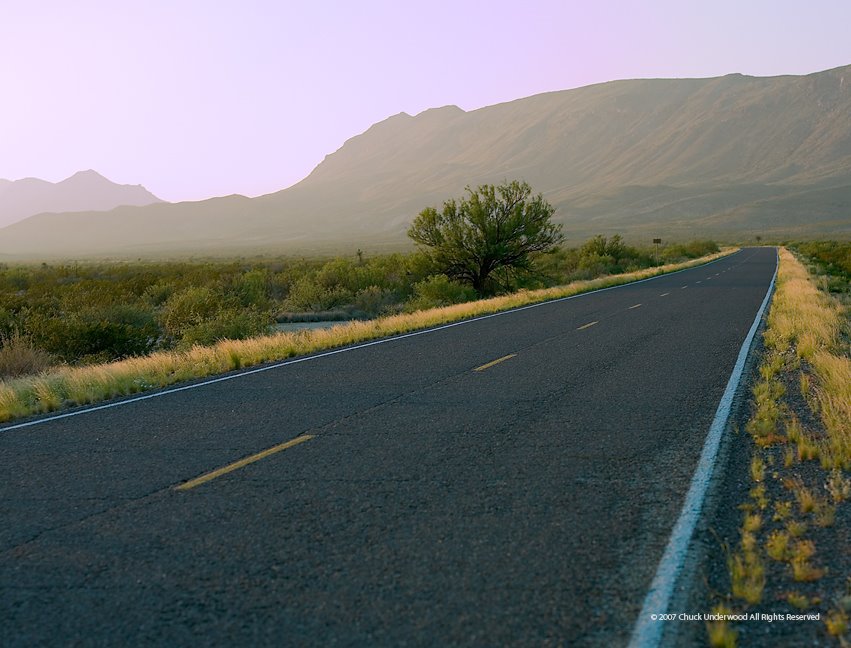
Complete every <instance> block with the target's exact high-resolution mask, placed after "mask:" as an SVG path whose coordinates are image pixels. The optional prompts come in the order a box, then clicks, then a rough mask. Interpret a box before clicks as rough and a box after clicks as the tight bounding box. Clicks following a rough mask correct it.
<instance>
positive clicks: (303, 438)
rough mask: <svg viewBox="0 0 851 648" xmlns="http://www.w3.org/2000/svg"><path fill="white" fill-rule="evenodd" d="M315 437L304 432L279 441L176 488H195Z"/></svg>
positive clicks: (181, 489)
mask: <svg viewBox="0 0 851 648" xmlns="http://www.w3.org/2000/svg"><path fill="white" fill-rule="evenodd" d="M312 438H313V435H312V434H302V435H301V436H300V437H296V438H295V439H293V440H292V441H287V442H286V443H279V444H278V445H276V446H272V447H271V448H267V449H266V450H263V451H261V452H258V453H257V454H253V455H251V456H250V457H245V458H244V459H240V460H239V461H234V462H233V463H232V464H228V465H227V466H223V467H222V468H218V469H216V470H214V471H212V472H208V473H206V474H204V475H201V476H200V477H196V478H195V479H190V480H189V481H188V482H184V483H182V484H178V485H177V486H175V487H174V490H179V491H185V490H189V489H190V488H195V487H196V486H200V485H201V484H205V483H207V482H208V481H211V480H213V479H215V478H216V477H221V476H222V475H226V474H228V473H229V472H233V471H234V470H239V469H240V468H242V467H244V466H247V465H248V464H251V463H254V462H255V461H260V460H261V459H265V458H266V457H268V456H270V455H273V454H275V453H276V452H280V451H281V450H286V449H287V448H292V447H293V446H295V445H298V444H299V443H304V442H305V441H310V440H311V439H312Z"/></svg>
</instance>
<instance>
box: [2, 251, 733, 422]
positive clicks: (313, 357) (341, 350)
mask: <svg viewBox="0 0 851 648" xmlns="http://www.w3.org/2000/svg"><path fill="white" fill-rule="evenodd" d="M741 252H742V250H741V249H739V250H737V251H736V252H733V253H732V254H727V255H724V256H722V257H718V258H717V259H713V260H712V261H708V262H707V263H702V264H700V265H696V266H691V267H689V268H683V269H681V270H674V271H673V272H665V273H662V274H658V275H655V276H653V277H647V278H646V279H639V280H638V281H629V282H627V283H622V284H618V285H616V286H608V287H606V288H597V289H596V290H589V291H588V292H583V293H579V294H577V295H570V296H568V297H558V298H557V299H548V300H545V301H540V302H536V303H534V304H528V305H526V306H518V307H517V308H512V309H510V310H504V311H499V312H497V313H490V314H488V315H480V316H478V317H473V318H471V319H465V320H460V321H458V322H450V323H449V324H442V325H441V326H436V327H434V328H427V329H422V330H420V331H412V332H411V333H403V334H401V335H393V336H391V337H386V338H381V339H380V340H372V341H371V342H364V343H362V344H357V345H355V346H346V347H342V348H339V349H334V350H332V351H324V352H322V353H317V354H315V355H307V356H302V357H300V358H293V359H292V360H285V361H283V362H276V363H275V364H271V365H266V366H264V367H258V368H256V369H248V370H246V371H240V372H239V373H232V374H228V375H226V376H220V377H218V378H212V379H210V380H204V381H202V382H197V383H192V384H191V385H184V386H183V387H170V388H168V389H164V390H162V391H158V392H154V393H152V394H144V395H142V396H135V397H133V398H125V399H123V400H119V401H115V402H112V403H105V404H104V405H95V406H93V407H87V408H85V409H79V410H74V411H73V412H65V413H63V414H54V415H52V416H45V417H44V418H38V419H34V420H32V421H26V422H24V423H17V424H15V425H9V426H6V427H0V433H3V432H11V431H12V430H18V429H20V428H25V427H30V426H33V425H40V424H41V423H49V422H50V421H57V420H59V419H64V418H69V417H71V416H79V415H80V414H87V413H89V412H97V411H100V410H105V409H111V408H113V407H120V406H121V405H129V404H130V403H138V402H139V401H144V400H148V399H151V398H159V397H160V396H166V395H168V394H175V393H177V392H182V391H186V390H189V389H197V388H198V387H205V386H206V385H213V384H215V383H219V382H224V381H226V380H233V379H234V378H240V377H242V376H250V375H252V374H256V373H261V372H263V371H269V370H270V369H279V368H280V367H286V366H288V365H292V364H298V363H299V362H307V361H308V360H318V359H319V358H325V357H327V356H332V355H336V354H338V353H345V352H347V351H354V350H356V349H363V348H366V347H370V346H374V345H376V344H384V343H385V342H394V341H396V340H404V339H405V338H409V337H414V336H416V335H425V334H426V333H434V332H435V331H442V330H443V329H448V328H452V327H453V326H461V325H462V324H470V323H471V322H478V321H480V320H486V319H490V318H491V317H499V316H502V315H508V314H509V313H517V312H520V311H523V310H527V309H529V308H537V307H538V306H544V305H546V304H555V303H557V302H562V301H567V300H569V299H576V298H578V297H585V296H586V295H593V294H594V293H599V292H604V291H606V290H614V289H616V288H624V287H626V286H634V285H636V284H640V283H644V282H645V281H653V280H654V279H660V278H662V277H670V276H671V275H675V274H679V273H680V272H685V271H687V270H694V269H696V268H705V267H706V266H708V265H711V264H713V263H718V262H719V261H722V260H724V259H730V258H732V257H734V256H736V255H737V254H741Z"/></svg>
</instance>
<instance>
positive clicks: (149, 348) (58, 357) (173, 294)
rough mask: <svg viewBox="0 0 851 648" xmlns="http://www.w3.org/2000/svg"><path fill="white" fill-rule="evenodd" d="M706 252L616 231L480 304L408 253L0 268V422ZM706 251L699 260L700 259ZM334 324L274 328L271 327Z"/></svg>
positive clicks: (591, 284)
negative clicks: (639, 241)
mask: <svg viewBox="0 0 851 648" xmlns="http://www.w3.org/2000/svg"><path fill="white" fill-rule="evenodd" d="M716 254H718V246H717V245H716V244H715V243H713V242H711V241H703V242H694V243H690V244H687V245H675V246H670V247H667V248H664V249H662V250H661V252H660V254H659V257H658V258H656V257H654V255H653V252H652V250H650V249H641V248H636V247H632V246H628V245H626V244H625V243H624V242H623V241H622V239H621V238H620V237H619V236H612V237H610V238H606V237H602V236H598V237H595V238H594V239H592V240H590V241H588V242H586V243H585V244H583V245H582V246H580V247H578V248H574V249H569V248H559V249H557V250H556V251H555V252H553V253H550V254H539V255H537V256H535V257H533V259H532V262H531V264H530V266H529V271H528V272H525V273H523V274H522V275H519V274H518V275H516V276H514V277H513V278H512V280H511V282H510V283H509V285H507V286H505V288H504V290H502V291H501V292H502V293H503V294H501V295H498V296H496V297H491V298H488V299H482V298H481V295H480V294H479V293H478V292H477V291H476V290H474V289H473V288H472V286H469V285H466V284H464V283H460V282H458V281H457V280H452V279H450V278H449V277H448V276H446V275H445V274H442V273H440V272H438V271H437V270H436V269H435V267H434V266H433V265H432V264H431V263H430V262H429V259H428V258H427V257H426V256H425V255H423V254H419V253H412V254H408V255H402V254H394V255H384V256H376V257H372V258H365V257H364V255H363V254H362V253H358V254H356V255H353V256H352V257H351V258H335V259H330V260H320V259H316V260H293V259H273V260H269V259H266V260H255V261H232V262H227V263H224V262H217V263H214V262H199V263H171V264H166V263H155V264H154V263H137V264H127V263H100V264H89V265H85V264H76V263H75V264H66V265H55V266H54V265H47V264H41V265H39V266H14V267H0V421H8V420H10V419H13V418H17V417H22V416H27V415H29V414H33V413H38V412H47V411H53V410H57V409H60V408H65V407H71V406H74V405H80V404H86V403H92V402H95V401H99V400H103V399H106V398H110V397H114V396H121V395H127V394H133V393H137V392H140V391H143V390H147V389H152V388H156V387H163V386H166V385H171V384H174V383H176V382H180V381H185V380H190V379H193V378H200V377H204V376H209V375H212V374H216V373H222V372H226V371H229V370H233V369H238V368H242V367H247V366H251V365H256V364H258V363H262V362H269V361H274V360H281V359H284V358H289V357H292V356H295V355H301V354H306V353H311V352H315V351H318V350H321V349H327V348H331V347H334V346H340V345H344V344H349V343H353V342H359V341H364V340H370V339H375V338H378V337H384V336H387V335H393V334H397V333H404V332H407V331H411V330H415V329H418V328H425V327H429V326H434V325H438V324H443V323H446V322H451V321H456V320H460V319H464V318H467V317H473V316H476V315H481V314H485V313H492V312H496V311H499V310H505V309H508V308H512V307H516V306H520V305H524V304H529V303H534V302H539V301H545V300H548V299H554V298H558V297H563V296H568V295H573V294H577V293H580V292H583V291H587V290H593V289H595V288H600V287H605V286H610V285H615V284H618V283H624V282H627V281H632V280H634V279H639V278H644V277H648V276H652V275H655V274H660V273H663V272H668V271H671V270H673V269H677V268H680V267H684V266H685V265H690V264H694V263H701V262H703V261H705V260H707V259H708V258H712V256H714V255H716ZM706 255H710V256H708V257H707V256H706ZM310 319H337V320H340V324H339V325H336V326H334V327H333V328H330V329H321V330H309V331H308V330H304V331H297V332H286V333H285V332H274V324H275V323H276V321H277V322H290V321H299V320H310Z"/></svg>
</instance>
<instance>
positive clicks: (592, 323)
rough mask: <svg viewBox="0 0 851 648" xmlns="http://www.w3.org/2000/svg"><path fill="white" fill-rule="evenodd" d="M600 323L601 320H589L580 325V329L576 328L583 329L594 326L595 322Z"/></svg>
mask: <svg viewBox="0 0 851 648" xmlns="http://www.w3.org/2000/svg"><path fill="white" fill-rule="evenodd" d="M599 323H600V322H588V323H587V324H583V325H582V326H580V327H579V328H578V329H576V330H577V331H581V330H582V329H587V328H591V327H592V326H594V324H599Z"/></svg>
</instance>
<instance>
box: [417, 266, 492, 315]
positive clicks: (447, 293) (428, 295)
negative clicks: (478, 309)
mask: <svg viewBox="0 0 851 648" xmlns="http://www.w3.org/2000/svg"><path fill="white" fill-rule="evenodd" d="M477 295H478V293H476V291H475V290H474V289H473V288H472V287H471V286H465V285H464V284H461V283H458V282H457V281H453V280H451V279H450V278H449V277H447V276H446V275H442V274H438V275H431V276H430V277H427V278H425V279H423V280H422V281H420V282H417V283H416V284H414V296H413V298H412V299H411V300H410V301H409V302H408V304H407V306H406V309H405V310H407V311H409V312H413V311H417V310H425V309H426V308H435V307H438V306H449V305H450V304H460V303H461V302H466V301H472V300H474V299H476V297H477Z"/></svg>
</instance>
